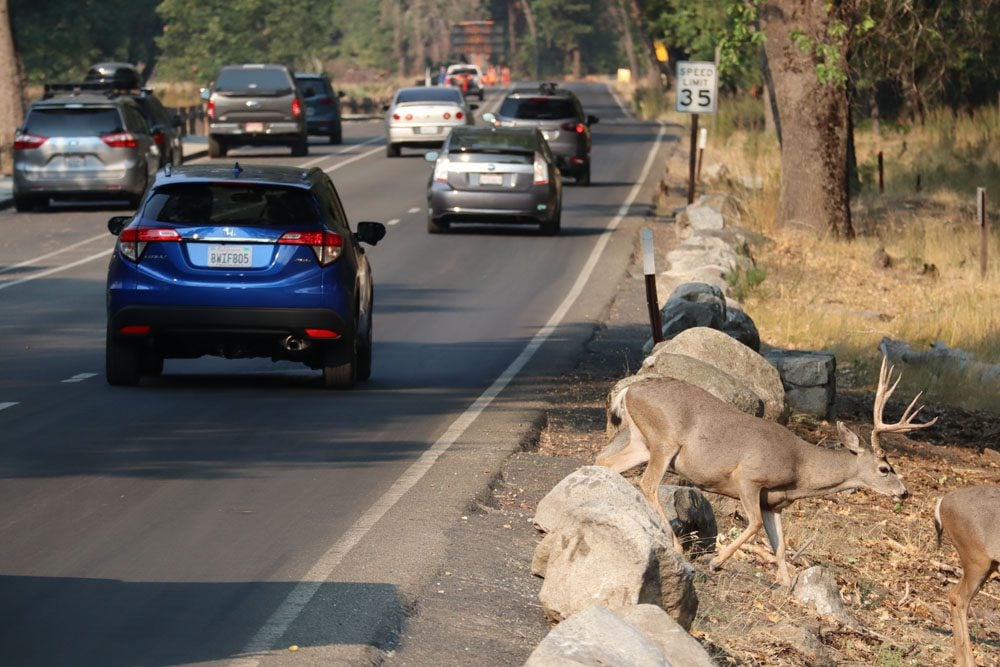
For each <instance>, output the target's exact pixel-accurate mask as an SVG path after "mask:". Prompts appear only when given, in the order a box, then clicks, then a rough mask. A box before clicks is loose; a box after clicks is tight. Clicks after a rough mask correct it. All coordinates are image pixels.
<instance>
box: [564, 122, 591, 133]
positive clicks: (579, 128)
mask: <svg viewBox="0 0 1000 667" xmlns="http://www.w3.org/2000/svg"><path fill="white" fill-rule="evenodd" d="M562 129H564V130H569V131H570V132H576V133H577V134H583V133H584V132H586V131H587V126H586V125H584V124H583V123H563V124H562Z"/></svg>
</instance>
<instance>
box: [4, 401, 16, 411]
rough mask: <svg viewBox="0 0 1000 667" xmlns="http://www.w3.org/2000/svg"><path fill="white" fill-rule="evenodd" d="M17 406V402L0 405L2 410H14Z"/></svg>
mask: <svg viewBox="0 0 1000 667" xmlns="http://www.w3.org/2000/svg"><path fill="white" fill-rule="evenodd" d="M15 405H17V401H15V402H13V403H0V410H6V409H7V408H12V407H14V406H15Z"/></svg>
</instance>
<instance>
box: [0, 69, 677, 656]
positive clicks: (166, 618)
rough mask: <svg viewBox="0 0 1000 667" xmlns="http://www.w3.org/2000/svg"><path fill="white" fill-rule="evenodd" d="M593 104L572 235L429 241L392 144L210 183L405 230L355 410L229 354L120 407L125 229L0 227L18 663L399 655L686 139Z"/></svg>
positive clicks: (362, 141)
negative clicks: (278, 181) (116, 350)
mask: <svg viewBox="0 0 1000 667" xmlns="http://www.w3.org/2000/svg"><path fill="white" fill-rule="evenodd" d="M575 88H576V90H577V92H578V94H579V95H580V97H581V99H582V101H583V103H584V106H585V108H586V109H587V112H588V113H594V114H597V115H599V116H600V117H601V122H600V124H598V125H597V126H595V127H594V167H593V180H594V183H593V185H592V186H591V187H587V188H583V187H573V186H572V185H569V186H567V187H566V188H565V189H564V207H563V210H564V213H563V232H562V233H561V234H560V235H559V236H556V237H546V236H541V235H540V234H538V233H537V231H536V230H535V229H534V228H530V229H529V228H514V227H508V228H488V229H487V228H483V229H478V228H473V229H463V228H458V229H456V230H454V231H453V232H452V233H449V234H446V235H435V236H430V235H428V234H427V232H426V217H425V212H424V210H425V209H424V207H425V195H424V193H425V188H426V185H427V178H428V172H429V169H430V165H428V164H427V163H426V162H425V161H424V160H423V159H422V157H421V156H420V154H419V153H418V152H417V151H412V152H405V151H404V155H403V157H401V158H396V159H389V158H386V157H385V150H384V140H383V131H382V127H381V124H380V123H377V122H363V123H352V124H348V125H346V126H345V130H346V132H345V143H344V144H343V145H339V146H330V145H326V144H319V143H314V144H313V145H312V146H311V147H310V148H311V154H310V155H309V156H308V157H305V158H290V157H289V156H288V154H287V151H282V150H278V149H275V150H273V151H272V150H260V149H238V150H235V151H233V152H232V153H231V154H230V156H229V157H227V158H226V159H225V160H218V161H217V162H219V163H224V162H229V161H236V160H238V161H240V162H247V163H249V162H255V161H262V162H280V163H291V164H299V165H302V166H317V167H319V168H321V169H324V170H326V171H327V172H329V173H330V174H331V177H332V178H333V180H334V183H335V184H336V185H337V188H338V190H339V191H340V193H341V196H342V197H343V199H344V201H345V206H346V209H347V212H348V215H349V217H350V218H351V220H352V221H354V222H357V221H360V220H380V221H383V222H386V223H387V224H388V234H387V236H386V238H385V240H384V241H383V242H382V243H380V244H379V246H378V247H376V248H373V249H371V250H369V256H370V258H371V263H372V265H373V269H374V273H375V281H376V288H375V350H374V353H375V359H374V373H373V377H372V379H371V381H370V382H367V383H364V384H362V385H360V386H359V387H358V388H357V389H356V390H353V391H350V392H329V391H325V390H323V389H321V387H320V381H319V374H318V373H317V372H315V371H310V370H308V369H305V368H304V367H300V366H297V365H295V364H290V363H280V364H273V363H271V362H270V361H268V360H239V361H232V360H221V359H215V358H205V359H198V360H185V361H173V360H168V361H167V363H166V366H165V372H164V375H163V377H162V378H156V379H144V380H143V382H142V384H141V385H140V386H138V387H135V388H113V387H109V386H108V385H107V384H106V383H105V382H104V378H103V363H104V349H103V348H104V328H105V319H104V318H105V313H104V273H105V271H106V266H107V258H108V255H109V253H110V251H111V248H112V247H113V242H114V239H113V237H111V236H110V235H109V234H107V233H106V231H105V224H106V221H107V218H108V217H110V216H111V215H116V214H120V213H121V212H122V211H121V210H117V211H116V210H113V207H105V208H100V207H96V208H95V207H92V206H87V207H82V206H81V207H58V208H54V209H51V210H48V211H46V212H41V213H34V214H17V213H14V212H13V211H9V210H8V211H3V212H0V664H2V665H109V666H114V665H140V664H141V665H174V664H197V663H212V662H229V661H236V662H237V663H239V664H245V665H253V664H258V663H267V664H271V663H281V662H282V661H284V660H286V659H287V652H284V653H282V652H281V651H276V652H271V651H270V649H272V648H275V647H277V648H283V647H285V646H287V645H289V644H298V645H300V646H302V647H303V651H311V652H312V654H311V656H309V657H311V658H312V659H313V660H316V661H319V660H337V659H343V660H350V659H352V656H354V657H356V656H357V655H359V654H358V653H356V651H358V650H362V649H359V647H362V648H363V647H365V646H379V645H382V646H384V645H387V644H390V643H391V642H392V639H393V637H394V636H395V633H397V632H398V629H399V625H400V623H401V622H402V619H403V616H404V609H405V606H406V604H407V600H408V597H407V596H408V595H410V594H412V592H413V591H414V590H417V587H418V584H419V583H420V582H421V581H422V577H426V576H427V575H428V573H429V572H432V571H433V570H434V569H435V567H436V564H437V561H436V560H435V558H438V557H439V556H440V553H441V551H442V550H443V539H444V537H443V535H444V530H445V528H446V526H447V523H448V522H451V521H454V520H456V519H457V518H458V517H459V516H460V514H461V511H462V508H463V507H464V506H465V505H466V504H467V503H468V502H469V500H470V499H471V498H472V496H473V495H474V494H475V493H476V492H477V491H479V490H480V489H481V488H483V486H484V485H485V483H486V482H487V481H488V479H489V475H490V474H492V470H494V469H495V466H496V463H497V462H498V461H500V460H501V459H502V458H503V456H504V455H506V453H507V452H509V451H510V450H511V449H513V448H514V446H515V445H516V437H517V433H519V432H520V431H523V429H524V425H525V421H526V419H530V414H529V412H526V410H525V408H524V406H525V405H528V404H529V403H530V402H531V401H533V400H543V399H544V397H542V396H534V395H532V386H533V384H532V382H531V378H533V377H534V378H545V377H551V376H552V375H553V374H556V373H558V372H559V371H561V370H565V369H566V368H567V366H568V364H569V363H570V362H571V360H572V359H573V357H574V355H575V354H576V353H577V352H578V351H579V349H580V347H581V345H582V344H583V343H584V342H585V340H586V338H587V337H588V336H589V334H590V332H591V331H592V328H593V325H594V320H595V319H596V317H597V316H598V315H599V313H600V311H601V309H602V308H603V307H604V306H605V305H606V303H607V300H608V298H609V296H610V293H611V289H612V288H613V283H614V282H615V281H616V280H617V277H618V276H620V275H621V272H622V271H623V269H624V266H625V264H626V261H627V259H628V257H629V255H630V253H631V251H632V245H633V243H632V237H631V236H628V237H624V236H622V235H621V234H616V233H614V232H613V231H609V230H611V229H613V228H615V227H617V226H618V225H619V224H620V223H621V221H622V220H623V218H624V217H625V216H626V215H627V214H628V211H629V209H628V205H629V204H631V203H632V202H633V201H634V200H635V199H636V197H637V196H638V194H639V186H638V185H637V184H638V183H640V181H641V180H642V179H643V178H644V177H645V176H647V175H648V174H649V173H650V171H651V170H652V169H655V168H656V166H657V165H659V164H662V160H663V159H664V158H665V156H666V153H667V152H668V151H669V150H672V145H671V144H670V143H668V141H667V140H668V139H669V140H670V141H675V138H674V137H671V136H669V135H667V134H665V131H664V129H663V128H661V127H660V126H658V125H655V124H646V123H640V122H637V121H633V120H630V119H628V117H627V116H626V115H625V114H624V112H623V110H622V109H621V108H620V106H619V105H618V104H617V103H616V102H615V100H614V99H613V97H612V96H611V95H610V93H609V91H608V89H607V88H606V87H605V86H603V85H601V84H581V85H579V86H576V87H575ZM491 101H493V102H495V101H496V98H495V96H493V97H492V98H491V97H488V98H487V104H486V106H485V108H487V109H488V108H489V104H490V102H491ZM636 208H637V211H638V212H639V213H641V211H639V206H638V205H637V206H636ZM512 381H513V382H512ZM512 438H514V440H513V441H512ZM352 651H354V652H352ZM299 655H300V657H301V658H305V657H307V656H305V655H302V654H299Z"/></svg>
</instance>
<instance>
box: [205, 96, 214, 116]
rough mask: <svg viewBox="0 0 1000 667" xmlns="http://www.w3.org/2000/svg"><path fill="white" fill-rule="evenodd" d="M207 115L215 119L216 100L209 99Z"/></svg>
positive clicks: (206, 108) (206, 109)
mask: <svg viewBox="0 0 1000 667" xmlns="http://www.w3.org/2000/svg"><path fill="white" fill-rule="evenodd" d="M205 115H206V116H208V117H209V118H211V119H212V120H215V102H213V101H212V100H209V101H208V106H206V107H205Z"/></svg>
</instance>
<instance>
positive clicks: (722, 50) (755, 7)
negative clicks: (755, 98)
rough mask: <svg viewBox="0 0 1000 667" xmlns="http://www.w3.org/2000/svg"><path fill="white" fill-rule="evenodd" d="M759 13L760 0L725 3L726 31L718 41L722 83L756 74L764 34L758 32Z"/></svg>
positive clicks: (734, 0) (737, 0) (730, 0)
mask: <svg viewBox="0 0 1000 667" xmlns="http://www.w3.org/2000/svg"><path fill="white" fill-rule="evenodd" d="M759 12H760V0H747V1H746V2H741V1H740V0H729V1H728V2H727V3H726V17H727V24H726V25H727V30H726V32H725V34H723V35H722V37H721V39H720V40H719V76H720V77H721V78H722V79H723V80H735V81H738V80H746V79H747V78H748V74H747V72H756V71H757V69H758V68H757V62H758V55H757V53H758V51H759V49H760V47H761V45H763V43H764V33H762V32H760V31H759V30H758V29H757V25H758V19H759ZM757 76H759V74H758V75H757Z"/></svg>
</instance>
